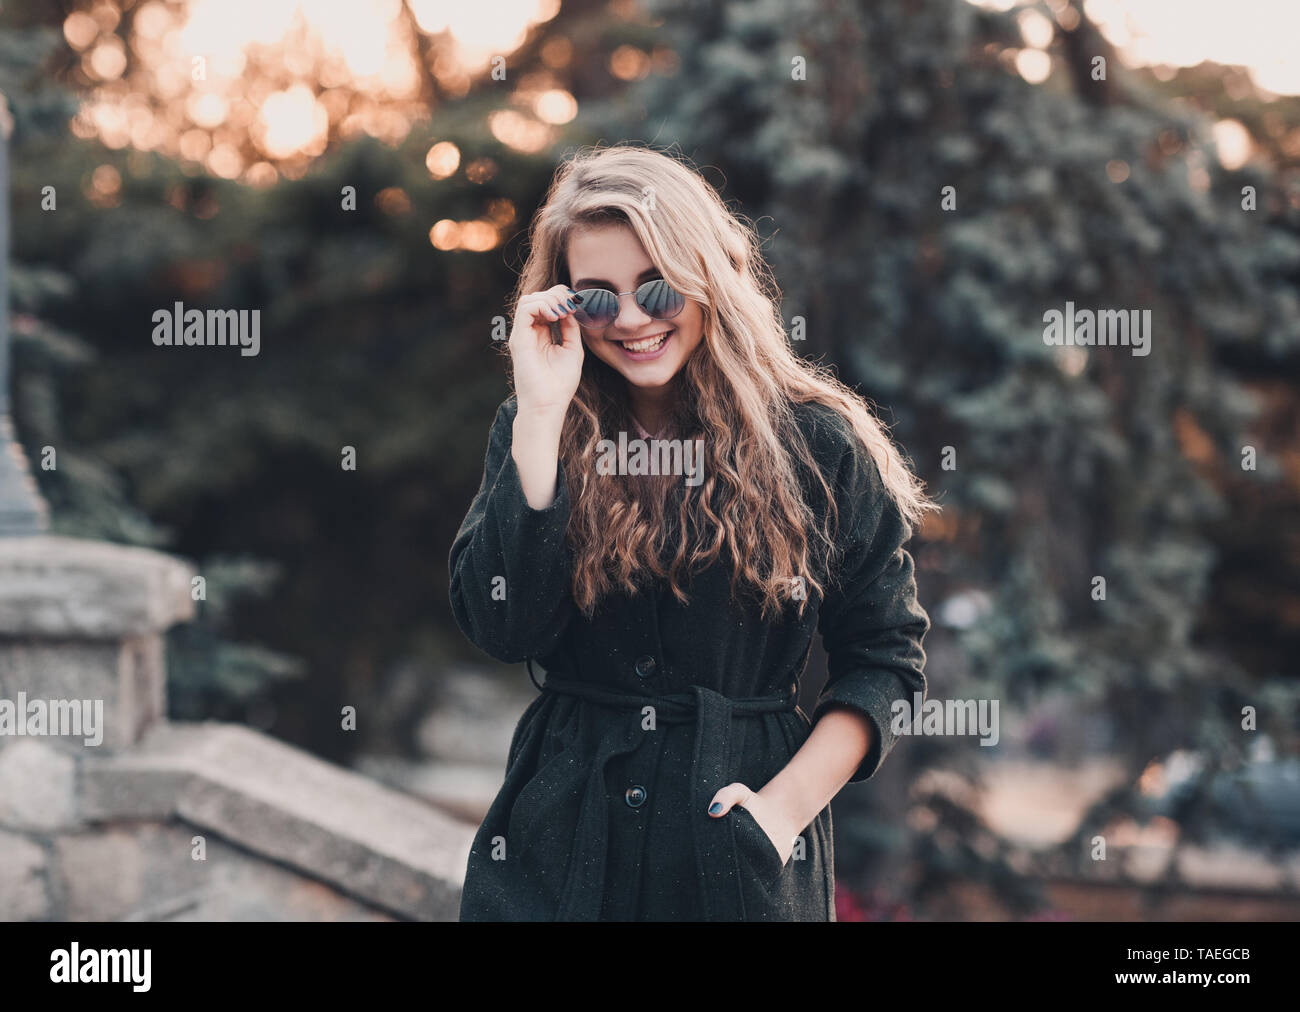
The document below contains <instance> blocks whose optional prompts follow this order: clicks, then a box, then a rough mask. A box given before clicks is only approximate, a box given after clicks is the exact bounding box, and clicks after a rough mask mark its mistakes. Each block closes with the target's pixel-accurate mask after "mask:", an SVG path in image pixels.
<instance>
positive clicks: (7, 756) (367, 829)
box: [0, 537, 475, 921]
mask: <svg viewBox="0 0 1300 1012" xmlns="http://www.w3.org/2000/svg"><path fill="white" fill-rule="evenodd" d="M192 576H193V573H192V571H191V570H190V569H189V568H188V567H187V566H186V565H185V564H184V563H182V562H180V561H178V560H176V559H172V558H169V557H167V556H164V555H160V554H158V553H156V552H151V551H147V550H144V549H139V548H126V547H121V546H117V545H109V544H104V543H101V542H93V541H82V540H77V539H70V538H58V537H31V538H7V539H0V708H3V707H4V705H5V703H6V701H7V702H8V703H9V704H10V714H11V716H12V714H13V711H14V708H15V706H16V704H17V703H18V701H19V700H20V699H24V698H25V701H26V703H27V704H28V707H29V708H30V707H31V705H32V703H33V701H35V703H36V705H37V707H38V709H39V707H40V704H42V703H45V702H47V701H50V700H56V701H63V702H67V701H86V702H87V703H88V704H90V706H91V709H90V710H87V711H85V712H86V713H87V714H89V713H91V712H92V711H93V708H94V707H95V706H101V707H102V727H101V728H98V729H97V731H102V742H100V743H99V744H87V743H86V735H85V734H78V735H72V734H64V735H56V734H50V733H48V732H49V731H50V730H54V728H50V727H47V728H45V729H44V731H45V732H46V733H40V734H22V733H15V731H16V730H30V729H31V728H30V727H29V726H28V725H27V724H26V723H24V724H23V725H22V727H21V728H15V727H9V728H8V730H7V733H6V732H5V731H4V730H0V919H3V920H70V921H80V920H160V919H182V920H312V921H314V920H323V921H331V920H392V919H412V920H454V919H455V917H456V914H457V910H458V908H459V902H460V888H461V884H462V880H463V875H464V869H465V860H466V857H467V856H468V853H469V845H470V841H471V840H472V838H473V833H474V828H475V827H474V826H473V825H472V824H470V823H467V822H463V821H459V820H456V819H453V818H451V817H449V816H448V815H446V814H445V813H443V812H440V811H438V810H436V809H435V808H433V807H432V806H430V805H428V804H426V803H424V802H422V801H420V800H418V799H416V798H414V797H412V796H410V795H408V794H405V793H403V792H399V791H396V790H392V789H390V788H388V787H384V786H382V785H380V784H379V783H377V782H376V781H374V780H372V779H371V778H369V777H366V776H363V775H361V774H358V773H355V772H352V771H349V770H346V769H343V768H341V767H338V766H334V765H332V764H330V763H326V762H323V761H321V760H319V759H316V758H315V757H313V756H310V755H308V754H306V753H304V752H302V751H300V750H298V749H295V748H291V747H289V746H287V745H285V744H283V743H282V742H278V741H276V740H274V739H272V738H270V737H268V736H266V735H263V734H260V733H258V732H256V731H254V730H251V729H249V728H247V727H244V726H242V725H232V724H220V723H181V722H170V721H168V720H167V719H166V671H165V666H164V651H163V642H162V636H163V633H164V632H165V630H166V629H167V628H168V627H169V626H171V625H173V624H174V623H176V622H178V621H184V620H185V619H187V618H190V617H191V616H192V615H193V609H194V603H193V601H192V599H191V596H190V582H191V578H192ZM67 712H69V711H65V713H67ZM20 716H21V715H20ZM0 728H3V724H2V723H0ZM80 730H81V731H85V730H86V728H84V727H83V728H81V729H80Z"/></svg>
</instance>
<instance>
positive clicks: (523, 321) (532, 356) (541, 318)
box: [509, 285, 584, 423]
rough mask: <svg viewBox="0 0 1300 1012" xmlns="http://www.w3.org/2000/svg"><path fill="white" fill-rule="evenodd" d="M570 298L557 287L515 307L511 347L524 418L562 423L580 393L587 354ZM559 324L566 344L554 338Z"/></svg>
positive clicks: (516, 390)
mask: <svg viewBox="0 0 1300 1012" xmlns="http://www.w3.org/2000/svg"><path fill="white" fill-rule="evenodd" d="M571 297H572V293H571V292H570V290H569V289H568V288H567V287H565V286H564V285H556V286H555V287H554V288H548V289H546V290H545V291H541V292H531V293H529V294H528V295H525V296H523V297H522V298H521V299H520V300H519V304H518V306H516V308H515V323H514V330H512V331H511V332H510V342H509V343H510V360H511V363H512V365H513V367H514V377H515V399H516V401H517V402H518V405H519V414H520V415H524V416H527V417H531V418H537V419H550V420H553V421H555V422H557V423H562V422H563V420H564V416H565V414H566V413H567V412H568V410H569V402H570V401H571V400H573V395H574V394H575V393H577V391H578V381H579V380H580V379H581V378H582V359H583V354H584V352H583V348H582V331H581V329H580V328H579V327H578V322H577V321H576V320H575V319H574V318H573V308H574V307H572V306H571V305H570V303H569V299H570V298H571ZM557 321H558V322H559V324H560V334H561V336H562V337H563V339H564V340H563V343H561V344H556V343H555V342H554V341H553V340H552V338H551V324H552V323H555V322H557Z"/></svg>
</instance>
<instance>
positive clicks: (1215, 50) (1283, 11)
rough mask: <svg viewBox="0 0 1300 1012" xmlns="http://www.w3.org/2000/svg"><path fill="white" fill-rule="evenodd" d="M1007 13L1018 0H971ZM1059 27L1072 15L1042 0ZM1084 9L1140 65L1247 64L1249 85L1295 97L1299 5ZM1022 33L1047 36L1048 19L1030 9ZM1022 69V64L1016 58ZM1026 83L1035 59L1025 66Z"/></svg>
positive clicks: (1095, 4)
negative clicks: (1208, 61) (1054, 16)
mask: <svg viewBox="0 0 1300 1012" xmlns="http://www.w3.org/2000/svg"><path fill="white" fill-rule="evenodd" d="M970 2H971V3H974V4H976V5H977V6H980V7H987V8H989V9H991V10H999V11H1007V10H1013V9H1015V8H1016V7H1018V6H1020V0H970ZM1047 6H1048V7H1049V8H1051V9H1052V10H1053V12H1055V13H1056V15H1057V20H1058V21H1059V22H1060V23H1061V24H1062V26H1063V27H1070V26H1069V25H1068V24H1067V23H1066V22H1067V20H1068V19H1069V18H1070V17H1074V18H1075V19H1077V17H1078V15H1077V14H1075V13H1074V11H1073V10H1072V9H1071V8H1069V7H1068V6H1066V4H1065V3H1064V0H1049V2H1048V5H1047ZM1083 9H1084V11H1085V12H1086V13H1087V15H1088V17H1089V18H1091V19H1092V20H1093V21H1095V22H1096V24H1097V27H1098V28H1099V29H1100V30H1101V32H1102V34H1103V35H1105V36H1106V39H1107V40H1108V41H1109V42H1110V43H1111V44H1112V45H1114V46H1115V47H1116V48H1117V49H1119V50H1120V52H1121V53H1122V54H1123V55H1124V58H1125V59H1126V60H1127V61H1129V62H1130V63H1132V64H1134V65H1139V66H1172V67H1191V66H1195V65H1196V64H1198V63H1201V62H1202V61H1205V60H1213V61H1214V62H1216V63H1222V64H1228V65H1240V66H1244V67H1246V68H1248V69H1249V71H1250V75H1251V77H1252V78H1253V80H1254V81H1255V83H1256V84H1257V85H1258V86H1259V87H1260V88H1263V89H1264V90H1266V91H1269V92H1272V93H1274V94H1278V95H1300V60H1297V59H1296V56H1295V40H1296V38H1297V36H1300V4H1296V3H1279V2H1278V0H1235V2H1233V3H1230V4H1228V3H1221V2H1219V0H1085V2H1084V5H1083ZM1019 24H1020V30H1021V34H1022V35H1023V37H1024V39H1025V44H1026V45H1027V46H1029V47H1030V48H1031V49H1044V48H1046V46H1047V44H1048V43H1049V42H1050V41H1051V36H1050V34H1049V32H1050V30H1051V28H1052V26H1051V22H1050V21H1049V20H1048V19H1047V18H1046V17H1045V16H1044V15H1042V14H1041V13H1039V12H1037V11H1030V10H1026V11H1024V12H1022V13H1021V14H1020V15H1019ZM1017 67H1018V69H1020V70H1021V72H1022V73H1023V72H1024V70H1025V67H1022V66H1020V64H1019V63H1017ZM1029 70H1030V73H1029V74H1026V75H1025V76H1026V77H1027V79H1029V80H1033V79H1034V77H1033V76H1031V75H1037V74H1038V72H1039V71H1040V70H1041V64H1040V63H1037V62H1032V63H1030V64H1029Z"/></svg>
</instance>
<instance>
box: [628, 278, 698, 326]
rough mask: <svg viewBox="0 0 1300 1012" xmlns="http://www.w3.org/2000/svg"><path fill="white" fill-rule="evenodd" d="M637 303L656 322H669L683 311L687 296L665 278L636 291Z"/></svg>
mask: <svg viewBox="0 0 1300 1012" xmlns="http://www.w3.org/2000/svg"><path fill="white" fill-rule="evenodd" d="M636 301H637V305H639V306H640V307H641V308H642V309H644V310H645V311H646V315H648V316H651V317H653V318H654V319H656V320H669V319H672V318H673V317H674V316H676V315H677V314H678V313H680V312H681V311H682V307H684V306H685V305H686V296H684V295H682V294H680V293H679V292H678V291H677V290H676V289H675V288H673V287H672V286H671V285H670V284H668V282H667V281H665V280H664V279H663V278H656V279H655V280H654V281H647V282H646V283H645V284H644V285H642V286H641V287H640V288H638V289H637V290H636Z"/></svg>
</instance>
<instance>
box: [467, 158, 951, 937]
mask: <svg viewBox="0 0 1300 1012" xmlns="http://www.w3.org/2000/svg"><path fill="white" fill-rule="evenodd" d="M531 239H532V241H531V247H530V254H529V257H528V260H527V263H526V264H525V266H524V269H523V273H522V276H521V277H520V279H519V286H518V290H517V292H516V294H515V298H514V305H513V315H514V329H513V332H512V333H511V335H510V341H509V353H510V361H511V366H512V372H513V379H514V384H513V385H514V391H515V392H514V395H513V396H511V397H510V398H508V399H507V400H506V401H505V403H504V404H502V405H501V407H500V408H499V409H498V411H497V415H496V420H495V421H494V422H493V424H492V430H491V433H490V435H489V438H488V449H487V461H486V464H485V467H484V471H483V481H482V484H481V485H480V487H479V490H478V494H477V495H476V496H475V497H474V502H473V504H472V505H471V506H470V510H469V514H468V515H467V516H466V517H465V521H464V523H463V524H462V526H461V528H460V532H459V534H458V535H457V537H456V540H455V542H454V544H453V545H452V549H451V556H450V570H451V601H452V607H453V610H454V612H455V616H456V621H457V623H458V624H459V626H460V628H461V629H462V630H463V631H464V633H465V635H466V636H468V637H469V639H470V640H471V641H473V642H474V643H475V644H476V645H477V646H478V647H480V648H481V649H482V650H484V651H486V652H487V653H488V654H490V655H492V656H493V657H496V658H498V659H500V660H502V661H509V662H520V661H528V662H529V671H530V673H531V672H532V665H531V662H532V660H534V659H535V660H537V661H538V663H539V664H540V665H541V666H542V667H543V668H544V669H545V671H546V683H545V685H542V686H539V688H540V689H541V690H542V691H541V695H539V696H538V697H537V699H535V700H534V701H533V702H532V704H531V705H530V706H529V707H528V709H527V710H526V711H525V713H524V715H523V717H522V718H521V719H520V721H519V725H518V727H517V729H516V731H515V734H514V739H513V741H512V743H511V747H510V754H509V758H508V764H507V771H506V778H505V783H504V785H503V786H502V788H501V791H500V793H499V794H498V796H497V798H496V800H495V802H494V803H493V804H492V807H491V809H490V810H489V811H488V814H487V817H486V818H485V819H484V822H483V825H482V827H481V828H480V829H479V832H478V835H477V837H476V839H475V841H474V846H473V850H472V852H471V854H470V858H469V865H468V868H467V872H466V877H465V889H464V895H463V898H462V902H461V919H462V920H819V921H829V920H834V919H835V907H834V861H833V854H832V847H831V811H830V807H829V805H830V801H831V798H832V797H834V796H835V794H836V793H838V791H839V790H840V788H842V787H843V786H844V784H845V783H850V782H857V781H861V780H866V779H867V778H869V777H870V776H872V774H873V773H875V771H876V769H877V768H878V767H879V766H880V763H881V761H882V760H883V759H884V757H885V755H886V754H887V753H888V752H889V750H890V749H891V748H892V747H893V745H894V741H895V738H894V735H893V734H892V733H891V730H890V724H891V712H890V708H891V704H892V702H893V701H894V700H896V699H906V700H908V701H909V702H910V701H911V699H912V697H913V693H915V692H918V691H920V692H924V691H925V676H924V674H923V670H922V669H923V665H924V662H925V653H924V651H923V649H922V646H921V641H922V638H923V637H924V635H925V633H926V631H927V630H928V629H929V624H930V623H929V619H928V617H927V616H926V613H925V612H924V611H923V610H922V609H921V608H920V606H919V605H918V604H917V601H916V587H915V582H914V579H913V570H912V559H911V556H910V555H908V553H907V552H906V551H905V550H904V549H903V547H902V546H903V544H904V543H905V542H906V541H907V540H908V538H909V537H910V535H911V525H912V524H913V523H915V521H916V520H917V519H918V518H919V517H920V516H921V515H922V514H923V513H924V511H926V510H928V509H933V508H934V506H933V504H932V503H931V502H930V501H929V500H928V499H927V498H926V497H925V495H924V493H923V491H922V488H921V486H920V483H919V482H918V481H917V479H916V478H915V476H914V475H913V474H912V473H911V471H910V470H909V469H908V467H907V465H906V463H905V462H904V460H903V459H902V458H901V457H900V455H899V453H898V451H897V450H896V449H895V447H894V446H893V445H892V443H891V442H890V440H889V438H888V437H887V435H886V434H885V433H884V431H883V430H882V428H881V426H880V425H879V423H878V422H877V421H876V420H875V419H874V418H873V416H872V414H871V413H870V411H869V410H868V408H867V406H866V405H865V404H864V403H863V401H862V400H861V399H860V398H858V397H857V396H855V395H854V394H853V393H852V392H851V391H850V390H849V389H848V388H846V387H845V386H843V385H842V384H840V383H839V382H838V381H837V380H835V379H834V378H832V377H831V376H830V375H829V374H827V373H826V372H824V371H823V370H821V369H819V368H816V367H814V366H813V365H812V364H810V363H809V362H807V361H805V360H803V359H801V358H799V357H798V356H796V355H795V354H794V353H793V352H792V351H791V349H790V345H789V342H788V339H787V338H786V335H785V331H784V328H783V325H782V320H781V314H780V310H779V307H778V306H777V305H775V303H774V301H773V298H772V295H771V294H770V293H772V292H774V291H775V290H776V289H775V285H774V284H773V283H772V279H771V277H770V273H769V269H768V268H767V267H766V265H765V264H764V262H763V261H762V258H761V255H760V252H759V247H758V240H757V237H756V236H755V234H754V233H753V231H752V230H751V229H750V228H748V227H746V226H745V225H743V224H742V223H741V222H740V221H739V220H738V219H737V218H736V217H735V216H733V215H732V214H731V213H730V212H729V211H728V210H727V208H726V207H725V205H724V204H723V202H722V201H721V199H720V198H719V197H718V195H717V194H716V193H715V192H714V190H713V189H712V188H711V187H710V186H708V185H707V184H706V182H705V181H704V180H703V179H702V178H701V177H700V176H699V175H698V174H697V173H696V172H695V171H694V170H692V169H691V168H689V167H687V166H686V165H685V164H683V163H682V162H681V161H679V160H677V159H676V158H674V157H670V156H668V155H666V154H663V153H660V152H657V151H654V150H650V149H646V148H640V147H631V146H618V147H613V148H607V149H604V150H598V151H594V152H592V151H588V152H584V153H582V154H580V155H578V156H576V157H575V158H573V159H571V160H570V161H568V162H566V163H565V164H564V165H563V166H561V168H560V169H559V171H558V172H557V174H556V178H555V181H554V183H553V184H552V187H551V190H550V192H549V194H548V195H547V199H546V201H545V203H544V205H543V207H542V208H541V210H540V211H539V212H538V214H537V217H536V219H535V221H534V225H533V231H532V236H531ZM556 332H558V334H557V333H556ZM638 439H639V440H641V445H640V447H639V448H638V444H637V442H636V441H637V440H638ZM672 441H679V442H676V443H674V442H672ZM616 446H617V447H622V449H620V450H619V451H618V452H617V453H614V452H612V448H613V447H616ZM693 448H701V449H702V451H703V454H702V457H703V460H702V466H700V465H701V462H700V461H698V460H695V459H694V458H693V455H692V454H690V453H686V454H682V453H680V452H679V451H681V450H683V449H685V450H688V451H689V450H691V449H693ZM647 450H648V451H650V452H647ZM649 460H654V461H655V462H656V463H657V464H660V463H662V464H667V465H669V466H666V467H665V466H654V467H651V466H647V464H646V462H647V461H649ZM681 461H687V462H689V464H690V466H689V467H688V466H687V464H686V463H680V464H679V462H681ZM664 471H669V472H673V471H676V472H677V473H663V472H664ZM646 472H649V473H646ZM683 472H687V473H683ZM814 631H820V632H821V634H822V636H823V643H824V645H825V647H826V651H827V655H828V659H829V679H828V682H827V685H826V688H825V690H824V692H823V693H822V695H821V697H820V699H819V700H818V703H817V705H816V707H815V709H814V712H813V716H812V719H811V720H809V718H808V717H807V716H806V715H805V714H804V712H803V711H802V710H801V709H799V708H798V707H797V706H796V705H795V704H796V698H797V691H798V679H799V676H800V674H801V673H802V671H803V669H804V666H805V664H806V662H807V658H808V652H809V649H810V646H811V643H812V637H813V634H814Z"/></svg>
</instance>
